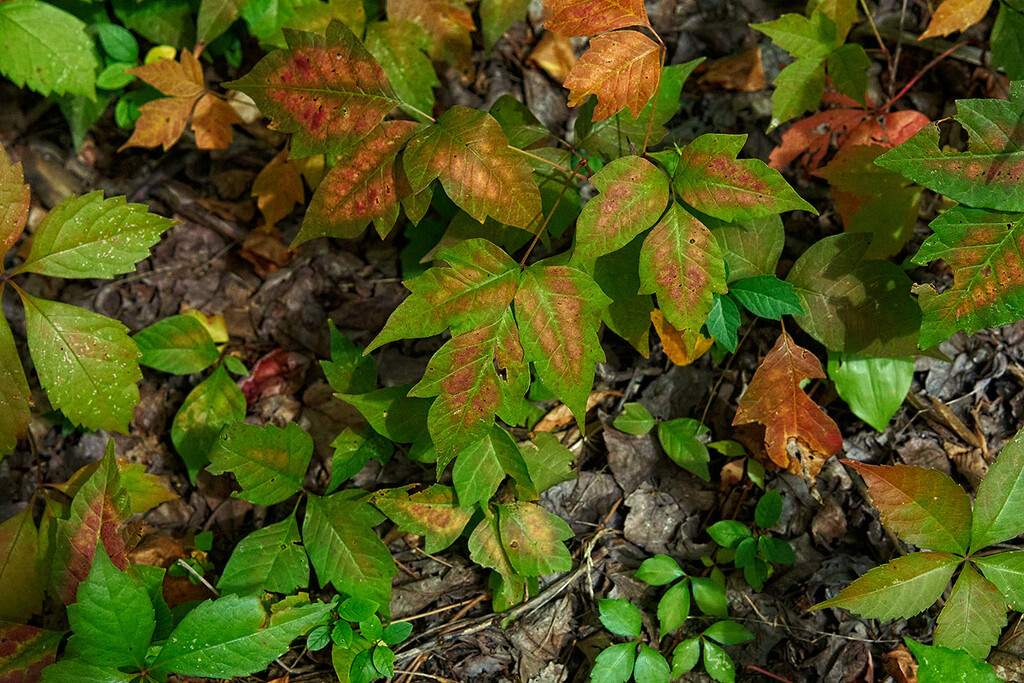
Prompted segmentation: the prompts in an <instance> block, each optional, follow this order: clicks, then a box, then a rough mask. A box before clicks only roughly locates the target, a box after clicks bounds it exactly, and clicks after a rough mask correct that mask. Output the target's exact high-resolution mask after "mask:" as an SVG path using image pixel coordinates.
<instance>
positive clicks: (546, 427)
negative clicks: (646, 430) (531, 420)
mask: <svg viewBox="0 0 1024 683" xmlns="http://www.w3.org/2000/svg"><path fill="white" fill-rule="evenodd" d="M621 395H622V392H620V391H610V390H606V391H592V392H590V396H588V397H587V412H590V410H591V409H592V408H594V406H596V405H597V404H598V403H600V402H601V401H603V400H605V399H606V398H608V397H609V396H621ZM573 419H574V418H573V416H572V411H571V410H569V406H567V405H565V404H564V403H559V404H558V405H557V406H555V407H554V408H552V409H551V410H550V411H548V414H547V415H545V416H544V417H542V418H541V419H540V422H538V423H537V424H536V425H534V427H533V431H534V432H535V433H536V432H553V431H555V430H556V429H561V428H562V427H564V426H566V425H567V424H569V423H570V422H572V421H573Z"/></svg>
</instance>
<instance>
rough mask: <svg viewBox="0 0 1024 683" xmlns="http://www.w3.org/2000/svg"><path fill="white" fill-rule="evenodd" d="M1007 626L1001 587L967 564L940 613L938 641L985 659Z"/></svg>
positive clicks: (937, 642)
mask: <svg viewBox="0 0 1024 683" xmlns="http://www.w3.org/2000/svg"><path fill="white" fill-rule="evenodd" d="M1004 626H1006V602H1005V601H1004V600H1003V596H1002V594H1001V593H1000V592H999V589H998V588H996V587H995V586H994V585H992V582H990V581H987V580H986V579H984V578H983V577H982V576H981V574H979V573H978V572H976V571H975V570H974V568H973V567H972V566H971V564H970V563H967V564H965V565H964V567H963V569H962V570H961V571H960V576H959V577H958V578H957V580H956V583H954V584H953V592H952V594H950V596H949V599H948V600H946V604H945V605H943V607H942V612H940V613H939V618H938V621H937V623H936V625H935V643H936V644H937V645H941V646H943V647H948V648H949V649H951V650H965V651H966V652H968V653H970V654H971V655H973V656H974V657H977V658H978V659H985V657H987V656H988V652H989V650H990V649H991V648H992V646H993V645H995V644H996V641H997V640H999V634H1000V633H1002V631H1003V627H1004Z"/></svg>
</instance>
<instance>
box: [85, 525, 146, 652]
mask: <svg viewBox="0 0 1024 683" xmlns="http://www.w3.org/2000/svg"><path fill="white" fill-rule="evenodd" d="M96 550H97V552H96V559H95V560H94V561H93V563H92V568H91V569H90V570H89V575H88V577H87V578H86V579H85V581H83V582H82V583H80V584H79V586H78V594H77V600H76V602H75V603H74V604H73V605H69V606H68V622H69V623H70V625H71V631H72V633H73V635H72V636H71V640H69V641H68V649H69V651H71V652H74V653H75V654H76V655H77V656H79V657H81V658H82V659H84V660H85V661H87V662H89V663H90V664H96V665H98V666H111V667H122V666H134V667H136V668H139V669H141V668H143V667H144V665H145V659H146V650H147V648H148V647H149V641H150V638H152V637H153V630H154V629H155V628H156V613H155V612H154V610H153V603H152V602H150V599H149V594H148V593H147V592H146V589H145V588H143V587H142V586H140V585H139V584H138V583H136V582H135V580H134V579H133V578H132V577H131V576H129V575H128V574H126V573H125V572H123V571H121V570H119V569H118V568H117V567H115V566H114V564H113V563H112V562H111V561H110V558H109V557H107V553H106V551H105V550H104V549H103V544H102V543H101V544H100V545H99V546H98V547H97V548H96Z"/></svg>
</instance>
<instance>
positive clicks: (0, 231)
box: [0, 145, 32, 272]
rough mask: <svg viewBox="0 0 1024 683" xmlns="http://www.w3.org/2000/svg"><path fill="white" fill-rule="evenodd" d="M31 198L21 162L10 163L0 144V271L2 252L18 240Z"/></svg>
mask: <svg viewBox="0 0 1024 683" xmlns="http://www.w3.org/2000/svg"><path fill="white" fill-rule="evenodd" d="M31 199H32V195H31V193H30V192H29V189H28V185H26V184H25V176H24V175H23V174H22V171H21V163H20V162H19V163H17V164H12V163H11V160H10V158H8V156H7V152H6V151H5V150H4V148H3V145H0V272H2V270H3V256H4V254H6V253H7V251H8V250H9V249H10V248H11V247H13V246H14V243H15V242H17V241H18V237H19V236H20V235H21V231H22V229H23V228H24V227H25V221H26V220H27V219H28V208H29V205H30V204H31Z"/></svg>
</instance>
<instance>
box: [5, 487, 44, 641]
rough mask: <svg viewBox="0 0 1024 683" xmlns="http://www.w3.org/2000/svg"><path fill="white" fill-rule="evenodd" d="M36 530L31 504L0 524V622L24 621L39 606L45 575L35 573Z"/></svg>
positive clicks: (40, 607) (41, 600)
mask: <svg viewBox="0 0 1024 683" xmlns="http://www.w3.org/2000/svg"><path fill="white" fill-rule="evenodd" d="M38 551H39V530H38V529H36V525H35V522H33V521H32V506H31V505H29V506H28V507H26V508H25V509H24V510H22V511H21V512H19V513H18V514H16V515H15V516H13V517H11V518H10V519H8V520H6V521H5V522H3V523H2V524H0V621H18V622H26V621H28V620H29V617H31V616H32V615H33V614H36V613H38V612H39V610H40V609H42V606H43V589H44V588H45V584H44V581H45V577H42V576H39V575H38V574H37V572H36V560H37V556H36V554H37V553H38Z"/></svg>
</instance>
